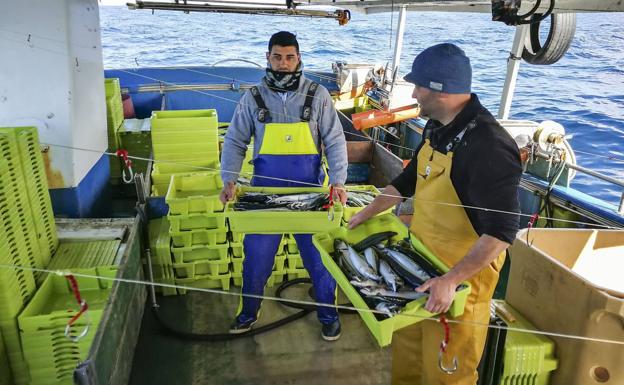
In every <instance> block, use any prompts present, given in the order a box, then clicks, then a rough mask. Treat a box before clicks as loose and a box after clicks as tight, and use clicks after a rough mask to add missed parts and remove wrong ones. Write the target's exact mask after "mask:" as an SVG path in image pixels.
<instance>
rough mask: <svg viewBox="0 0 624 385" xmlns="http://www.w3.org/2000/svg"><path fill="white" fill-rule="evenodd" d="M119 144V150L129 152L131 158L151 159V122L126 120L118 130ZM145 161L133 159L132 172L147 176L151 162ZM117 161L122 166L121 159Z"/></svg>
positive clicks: (146, 120) (147, 120)
mask: <svg viewBox="0 0 624 385" xmlns="http://www.w3.org/2000/svg"><path fill="white" fill-rule="evenodd" d="M117 143H119V148H122V149H124V150H126V151H128V155H129V156H132V157H139V158H143V159H150V158H151V156H152V139H151V128H150V120H149V119H124V121H123V123H122V125H121V126H120V127H119V129H118V130H117ZM113 159H115V158H114V157H113ZM143 159H131V160H132V170H133V171H134V172H135V173H141V174H143V175H146V173H147V165H148V163H149V162H148V161H147V160H143ZM115 161H116V162H117V163H119V164H121V163H120V160H119V159H115Z"/></svg>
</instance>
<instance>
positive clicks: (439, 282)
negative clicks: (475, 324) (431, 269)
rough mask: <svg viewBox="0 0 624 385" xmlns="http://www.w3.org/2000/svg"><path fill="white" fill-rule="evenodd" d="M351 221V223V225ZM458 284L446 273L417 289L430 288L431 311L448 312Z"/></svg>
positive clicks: (428, 307)
mask: <svg viewBox="0 0 624 385" xmlns="http://www.w3.org/2000/svg"><path fill="white" fill-rule="evenodd" d="M350 224H351V223H349V225H350ZM457 286H458V285H457V284H456V283H455V282H453V281H452V280H451V279H449V278H448V277H447V276H446V275H443V276H441V277H437V278H432V279H430V280H428V281H426V282H425V283H423V284H422V285H420V286H419V287H417V288H416V291H417V292H419V293H422V292H424V291H426V290H427V289H428V290H429V299H428V300H427V303H426V304H425V309H427V310H428V311H429V312H431V313H446V312H447V311H448V309H449V308H450V307H451V303H452V302H453V299H454V298H455V290H456V289H457Z"/></svg>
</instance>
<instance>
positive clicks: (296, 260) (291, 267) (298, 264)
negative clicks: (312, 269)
mask: <svg viewBox="0 0 624 385" xmlns="http://www.w3.org/2000/svg"><path fill="white" fill-rule="evenodd" d="M285 237H286V257H287V260H286V273H288V279H295V278H308V277H310V273H308V271H307V270H306V269H305V268H304V267H303V260H302V259H301V254H300V253H299V247H298V246H297V241H296V240H295V237H294V234H286V235H285Z"/></svg>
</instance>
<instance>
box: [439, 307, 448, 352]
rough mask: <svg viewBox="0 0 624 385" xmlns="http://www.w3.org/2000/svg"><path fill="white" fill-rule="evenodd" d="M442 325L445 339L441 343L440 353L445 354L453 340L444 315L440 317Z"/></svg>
mask: <svg viewBox="0 0 624 385" xmlns="http://www.w3.org/2000/svg"><path fill="white" fill-rule="evenodd" d="M440 323H441V324H442V327H443V328H444V339H443V340H442V342H441V343H440V351H441V352H442V353H444V352H445V351H446V347H447V346H448V343H449V341H450V339H451V328H450V327H449V325H448V321H447V320H446V318H445V317H444V316H443V315H441V316H440Z"/></svg>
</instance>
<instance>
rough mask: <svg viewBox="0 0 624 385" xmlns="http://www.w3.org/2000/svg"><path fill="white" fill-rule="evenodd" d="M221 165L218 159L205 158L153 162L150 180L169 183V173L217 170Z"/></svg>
mask: <svg viewBox="0 0 624 385" xmlns="http://www.w3.org/2000/svg"><path fill="white" fill-rule="evenodd" d="M220 169H221V165H220V164H219V161H209V160H206V159H202V160H196V161H186V162H183V163H179V162H175V163H173V162H165V161H161V162H158V161H157V162H154V167H153V169H152V181H153V182H154V183H169V179H171V174H180V173H183V174H186V173H191V172H210V171H219V170H220Z"/></svg>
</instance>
